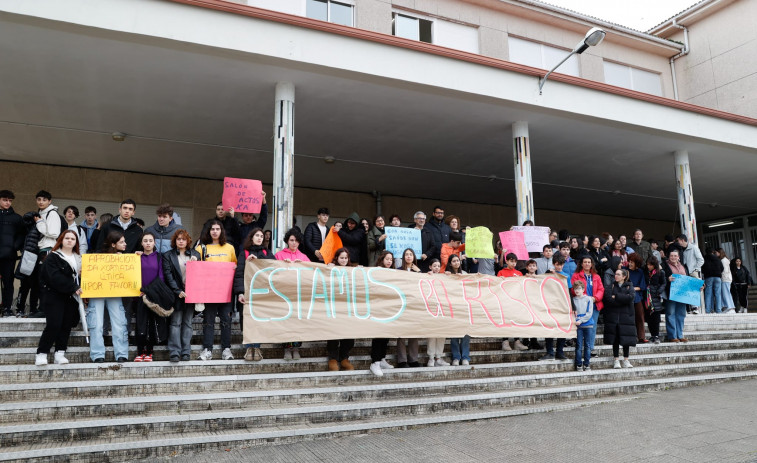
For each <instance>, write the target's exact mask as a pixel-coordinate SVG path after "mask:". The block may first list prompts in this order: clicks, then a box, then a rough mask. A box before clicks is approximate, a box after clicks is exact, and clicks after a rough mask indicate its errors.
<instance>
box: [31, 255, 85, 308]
mask: <svg viewBox="0 0 757 463" xmlns="http://www.w3.org/2000/svg"><path fill="white" fill-rule="evenodd" d="M39 282H40V286H41V288H43V289H45V290H46V291H52V292H55V293H58V294H59V295H60V296H63V297H66V298H68V297H73V295H74V293H75V292H76V291H77V290H78V289H79V280H78V278H76V272H75V271H74V269H72V268H71V265H69V263H68V262H67V261H66V259H64V258H63V257H61V256H60V255H59V254H58V253H57V252H51V253H50V254H48V255H47V258H46V259H45V261H44V263H43V264H42V268H41V269H40V271H39Z"/></svg>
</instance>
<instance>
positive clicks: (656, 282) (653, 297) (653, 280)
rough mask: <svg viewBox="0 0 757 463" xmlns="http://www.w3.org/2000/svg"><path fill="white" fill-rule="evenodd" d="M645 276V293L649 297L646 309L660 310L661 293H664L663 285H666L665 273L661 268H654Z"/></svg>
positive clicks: (661, 309) (661, 306) (661, 305)
mask: <svg viewBox="0 0 757 463" xmlns="http://www.w3.org/2000/svg"><path fill="white" fill-rule="evenodd" d="M646 278H647V293H648V294H649V299H648V302H649V304H647V309H648V310H650V311H654V312H662V311H663V304H662V295H663V294H664V293H665V287H666V286H667V285H666V283H667V280H668V278H667V275H665V271H664V270H662V269H656V270H654V271H653V272H652V273H651V274H648V275H647V276H646Z"/></svg>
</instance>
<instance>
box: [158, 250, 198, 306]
mask: <svg viewBox="0 0 757 463" xmlns="http://www.w3.org/2000/svg"><path fill="white" fill-rule="evenodd" d="M184 253H185V254H186V255H187V256H189V257H192V256H194V257H196V258H197V260H200V253H199V252H197V251H195V250H194V249H187V250H186V251H184ZM163 278H164V279H165V280H166V284H167V285H168V287H169V288H171V291H173V292H174V294H176V296H177V297H178V295H179V294H180V293H181V292H182V291H184V283H183V280H182V277H181V267H180V264H179V251H178V250H176V249H171V250H170V251H168V252H167V253H165V254H163Z"/></svg>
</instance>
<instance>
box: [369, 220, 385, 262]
mask: <svg viewBox="0 0 757 463" xmlns="http://www.w3.org/2000/svg"><path fill="white" fill-rule="evenodd" d="M384 225H385V222H384V216H383V215H377V216H376V217H375V218H374V219H373V227H372V228H371V229H370V231H369V232H368V262H371V263H373V262H376V261H377V260H378V256H379V255H380V254H381V253H382V252H383V251H384V249H386V241H385V240H386V231H385V229H384Z"/></svg>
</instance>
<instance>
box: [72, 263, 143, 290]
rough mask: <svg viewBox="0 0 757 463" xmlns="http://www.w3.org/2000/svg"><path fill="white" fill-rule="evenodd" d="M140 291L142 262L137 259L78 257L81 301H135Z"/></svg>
mask: <svg viewBox="0 0 757 463" xmlns="http://www.w3.org/2000/svg"><path fill="white" fill-rule="evenodd" d="M141 287H142V261H141V260H140V258H139V256H138V255H136V254H84V255H83V256H81V289H82V295H81V297H83V298H98V297H137V296H139V288H141Z"/></svg>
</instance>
